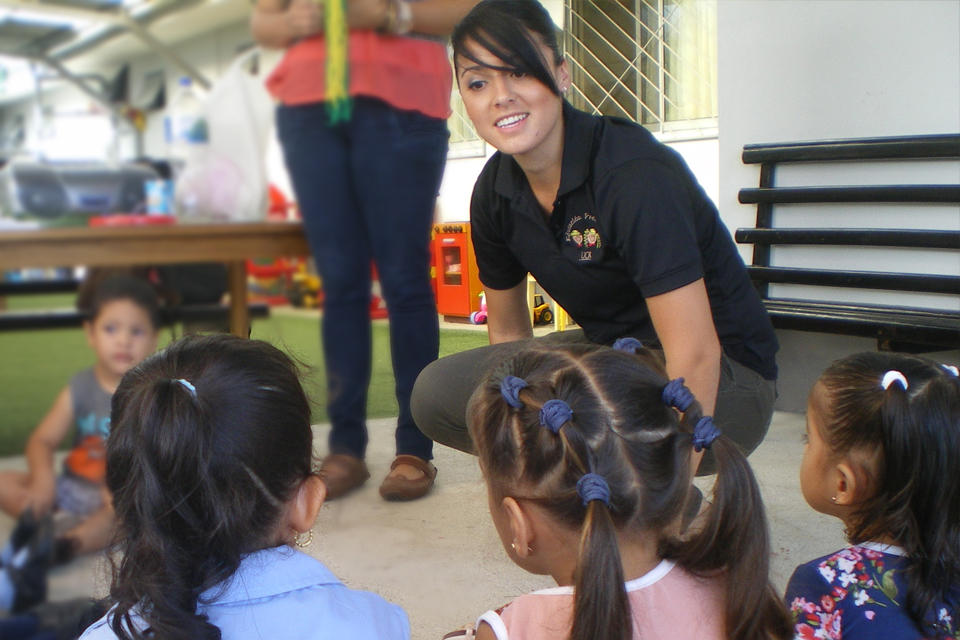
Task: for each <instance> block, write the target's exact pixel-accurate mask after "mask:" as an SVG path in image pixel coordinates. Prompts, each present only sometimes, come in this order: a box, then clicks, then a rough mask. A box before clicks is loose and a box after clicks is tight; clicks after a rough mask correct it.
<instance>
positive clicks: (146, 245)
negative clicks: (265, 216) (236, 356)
mask: <svg viewBox="0 0 960 640" xmlns="http://www.w3.org/2000/svg"><path fill="white" fill-rule="evenodd" d="M309 254H310V248H309V247H308V246H307V241H306V238H305V237H304V235H303V227H302V225H301V224H300V223H299V222H256V223H230V224H176V225H169V226H167V225H165V226H144V227H82V228H64V229H41V230H36V231H3V232H0V270H7V269H21V268H24V267H67V266H74V265H85V266H90V267H101V266H134V265H156V264H176V263H184V262H226V263H227V264H228V268H229V281H230V331H231V333H233V334H235V335H239V336H243V337H246V336H247V335H249V331H250V318H249V314H248V312H247V268H246V260H247V259H248V258H274V257H278V256H305V255H309Z"/></svg>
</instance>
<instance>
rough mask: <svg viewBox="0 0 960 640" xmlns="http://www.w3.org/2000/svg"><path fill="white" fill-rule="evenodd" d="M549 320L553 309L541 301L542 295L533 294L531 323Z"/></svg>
mask: <svg viewBox="0 0 960 640" xmlns="http://www.w3.org/2000/svg"><path fill="white" fill-rule="evenodd" d="M485 308H486V307H484V309H485ZM551 322H553V311H551V310H550V305H549V304H547V303H546V302H544V301H543V296H542V295H540V294H537V295H535V296H534V297H533V324H535V325H543V324H550V323H551Z"/></svg>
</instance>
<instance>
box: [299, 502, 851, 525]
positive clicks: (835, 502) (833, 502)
mask: <svg viewBox="0 0 960 640" xmlns="http://www.w3.org/2000/svg"><path fill="white" fill-rule="evenodd" d="M830 502H833V503H836V502H837V496H831V498H830ZM311 533H312V532H311Z"/></svg>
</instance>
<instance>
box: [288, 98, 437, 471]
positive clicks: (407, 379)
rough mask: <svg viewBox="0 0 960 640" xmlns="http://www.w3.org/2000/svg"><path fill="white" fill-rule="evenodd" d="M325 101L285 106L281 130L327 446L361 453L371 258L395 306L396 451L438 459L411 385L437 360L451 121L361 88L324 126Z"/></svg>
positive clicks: (392, 341)
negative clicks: (304, 259) (435, 233)
mask: <svg viewBox="0 0 960 640" xmlns="http://www.w3.org/2000/svg"><path fill="white" fill-rule="evenodd" d="M327 123H328V118H327V114H326V111H325V106H324V105H323V104H310V105H304V106H294V107H290V106H281V107H279V108H278V110H277V129H278V134H279V138H280V143H281V145H282V146H283V152H284V157H285V159H286V164H287V169H288V171H289V172H290V178H291V180H292V182H293V188H294V191H295V192H296V196H297V201H298V203H299V205H300V211H301V213H302V215H303V221H304V227H305V229H306V232H307V239H308V241H309V243H310V249H311V251H312V253H313V258H314V260H315V261H316V264H317V270H318V271H319V272H320V277H321V278H322V279H323V291H324V310H323V319H322V321H321V339H322V342H323V352H324V358H325V361H326V371H327V386H328V389H327V390H328V394H329V403H328V406H327V412H328V413H329V416H330V422H331V423H332V430H331V432H330V452H331V453H345V454H349V455H352V456H357V457H359V458H363V457H364V453H365V452H366V446H367V429H366V405H367V387H368V386H369V384H370V367H371V363H370V361H371V344H370V343H371V336H370V299H371V293H370V287H371V274H370V261H371V258H372V259H373V261H374V262H375V263H376V265H377V272H378V275H379V280H380V287H381V290H382V294H383V299H384V301H385V302H386V304H387V312H388V314H389V316H390V346H391V351H392V357H393V373H394V377H395V378H396V394H397V402H398V404H399V405H400V416H399V418H398V424H397V433H396V438H397V454H398V455H400V454H408V455H414V456H417V457H419V458H423V459H424V460H429V459H431V458H432V457H433V453H432V452H433V442H432V441H431V440H430V439H429V438H427V437H426V436H425V435H423V434H422V433H421V432H420V430H419V429H418V428H417V425H416V423H415V422H414V420H413V416H412V415H411V413H410V394H411V392H412V391H413V384H414V382H415V381H416V379H417V376H418V375H419V374H420V371H421V370H422V369H423V368H424V367H425V366H426V365H428V364H429V363H431V362H433V361H434V360H436V359H437V354H438V351H439V344H440V338H439V327H438V323H437V309H436V302H435V301H434V296H433V289H432V287H431V286H430V247H429V244H430V227H431V225H432V224H433V212H434V206H435V204H436V199H437V192H438V190H439V188H440V180H441V178H442V177H443V169H444V166H445V164H446V157H447V138H448V133H447V125H446V122H445V121H443V120H439V119H437V118H431V117H428V116H425V115H423V114H421V113H418V112H414V111H400V110H398V109H394V108H393V107H391V106H390V105H388V104H386V103H385V102H382V101H380V100H375V99H372V98H363V97H358V98H356V99H355V100H354V103H353V112H352V116H351V118H350V120H349V121H348V122H346V123H341V124H338V125H336V126H333V127H331V126H329V125H328V124H327Z"/></svg>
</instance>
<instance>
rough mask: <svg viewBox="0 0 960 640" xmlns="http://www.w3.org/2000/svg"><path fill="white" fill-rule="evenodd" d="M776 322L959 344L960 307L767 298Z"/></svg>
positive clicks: (783, 326)
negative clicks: (933, 307) (925, 307)
mask: <svg viewBox="0 0 960 640" xmlns="http://www.w3.org/2000/svg"><path fill="white" fill-rule="evenodd" d="M764 304H765V305H766V307H767V312H768V313H769V314H770V319H771V321H772V322H773V326H774V327H776V328H778V329H790V330H794V331H815V332H821V333H835V334H842V335H852V336H861V337H866V338H880V339H883V340H890V341H900V342H909V343H917V344H926V345H937V346H942V347H946V348H956V346H957V343H958V340H960V311H956V312H954V311H937V310H930V309H911V308H895V307H883V306H879V305H861V306H857V305H848V304H839V303H836V304H835V303H829V302H810V301H805V300H789V299H778V300H764Z"/></svg>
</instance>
